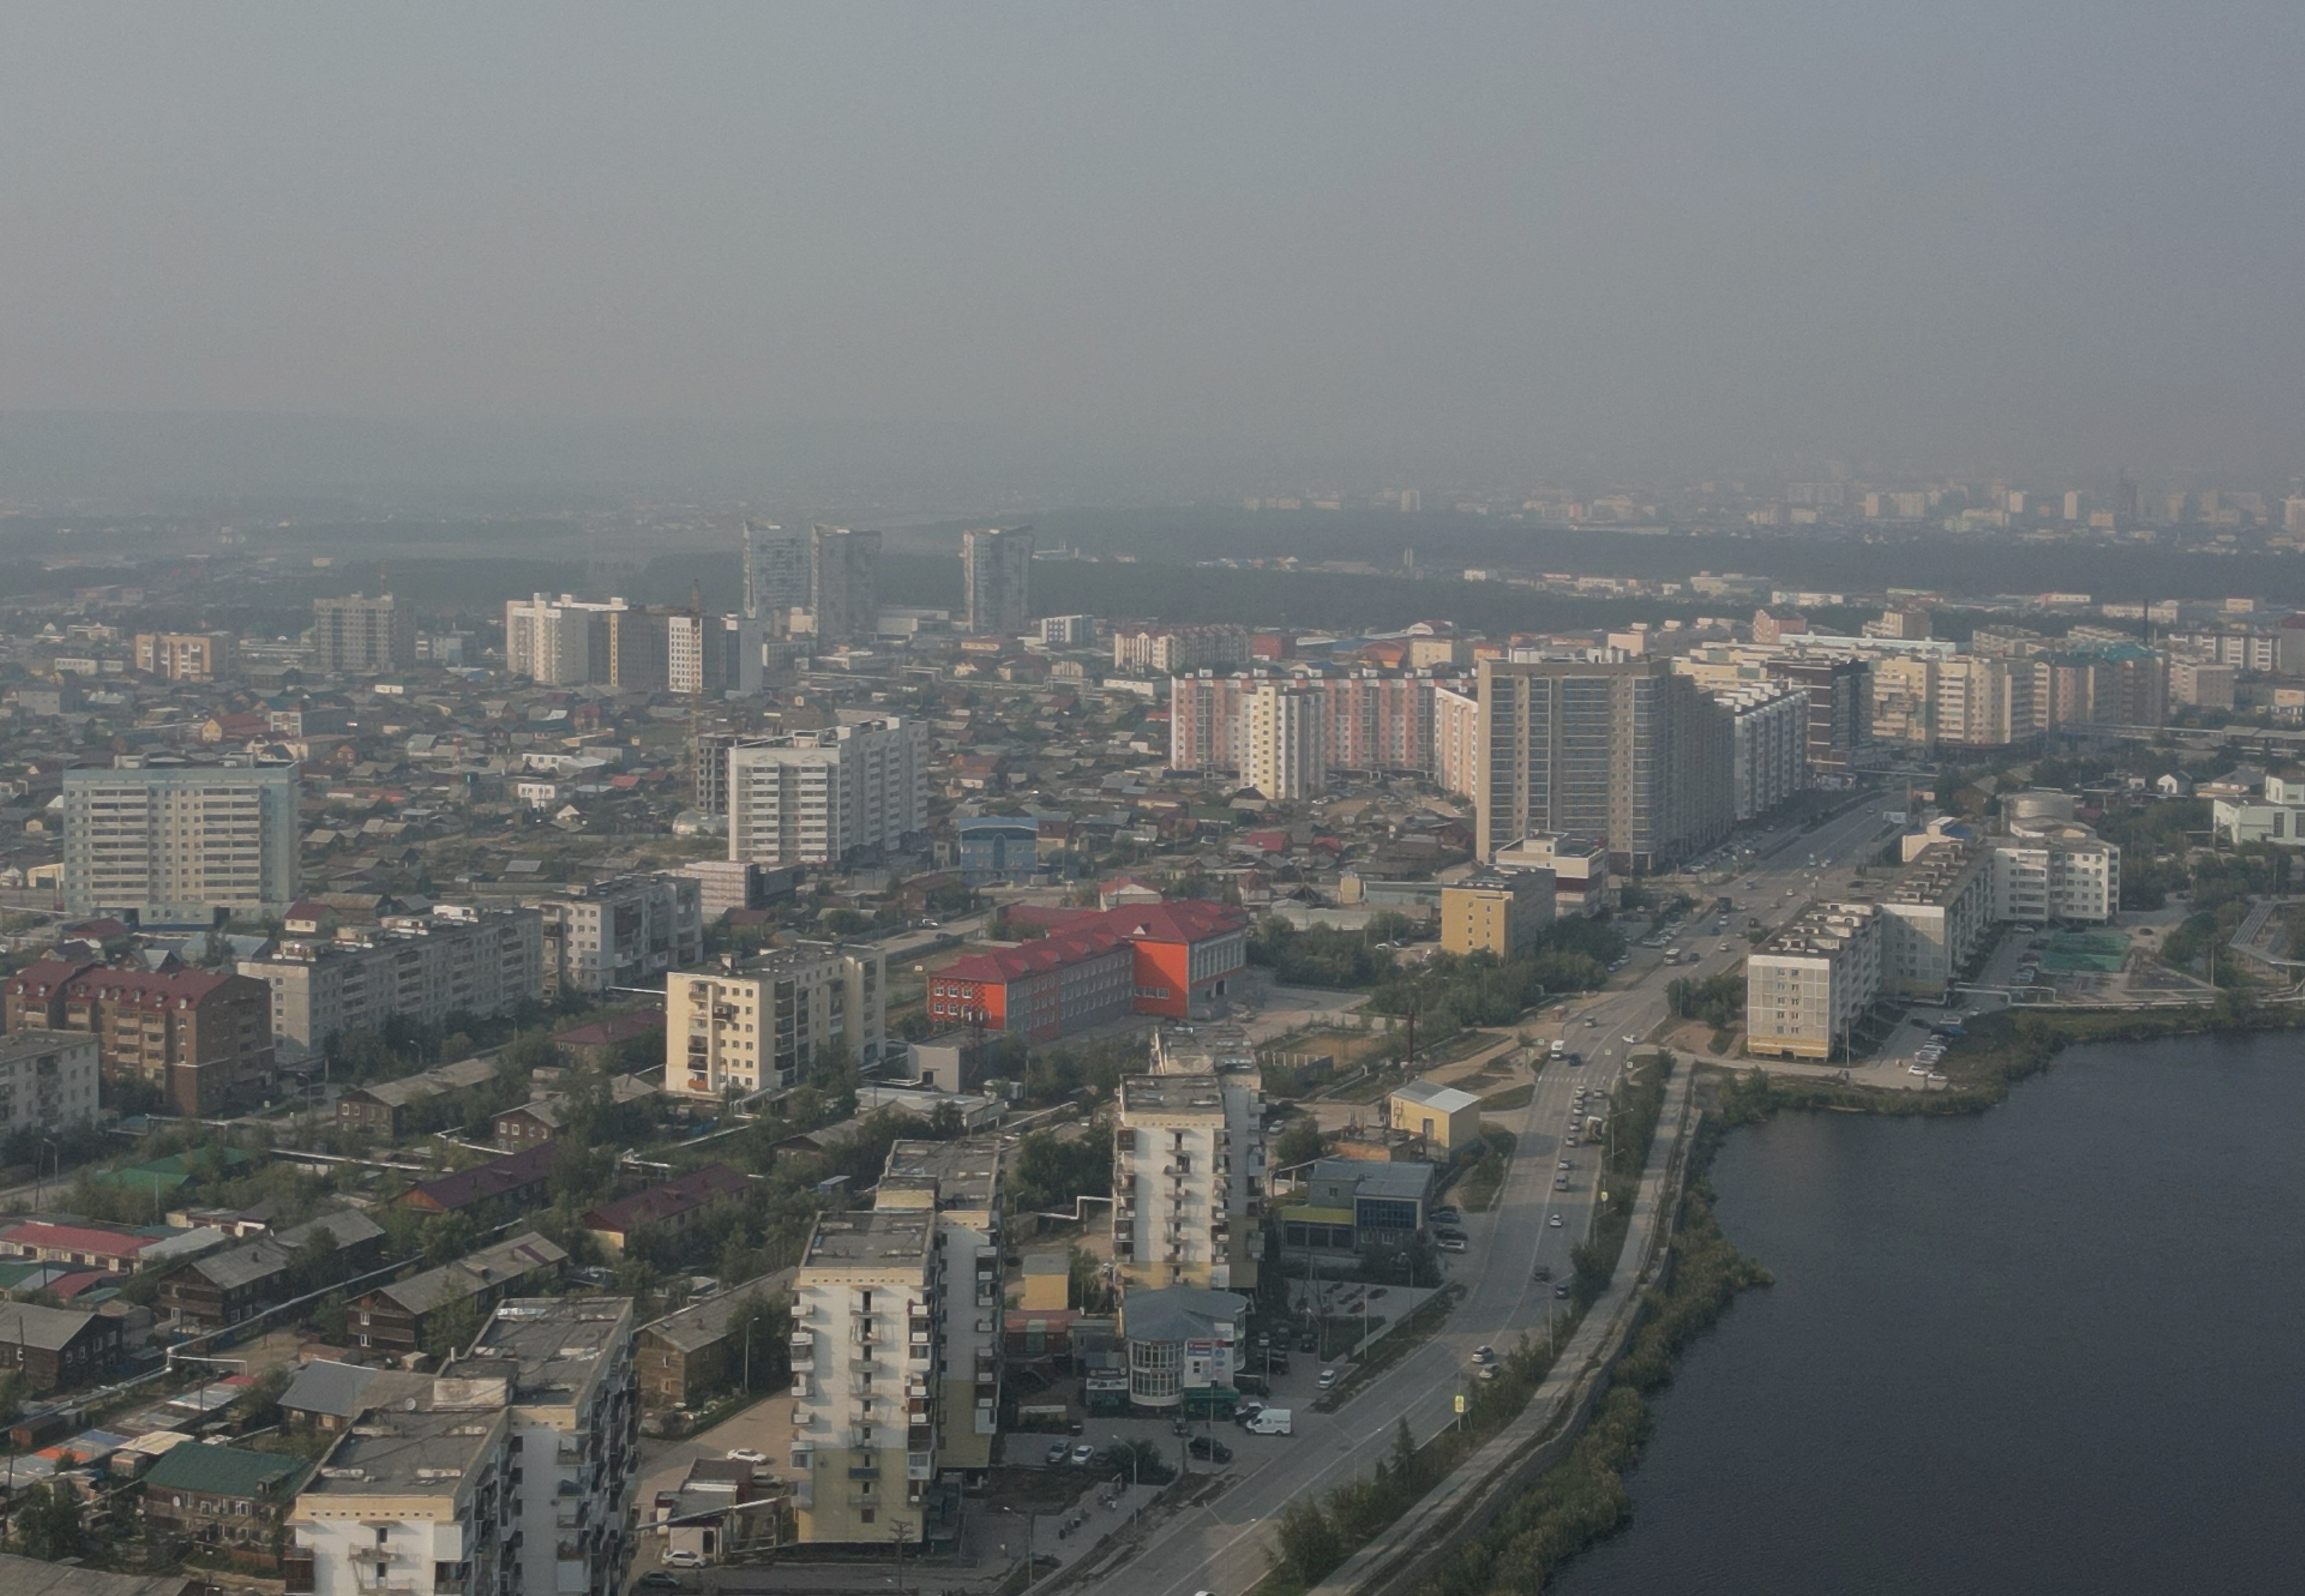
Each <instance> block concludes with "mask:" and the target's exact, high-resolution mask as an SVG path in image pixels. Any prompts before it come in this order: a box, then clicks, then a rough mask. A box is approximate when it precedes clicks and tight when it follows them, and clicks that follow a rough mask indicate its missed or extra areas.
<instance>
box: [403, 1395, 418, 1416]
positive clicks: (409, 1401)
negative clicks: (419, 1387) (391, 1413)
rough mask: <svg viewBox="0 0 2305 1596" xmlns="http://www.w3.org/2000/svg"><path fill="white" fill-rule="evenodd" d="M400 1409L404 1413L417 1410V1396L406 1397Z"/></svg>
mask: <svg viewBox="0 0 2305 1596" xmlns="http://www.w3.org/2000/svg"><path fill="white" fill-rule="evenodd" d="M400 1411H401V1412H402V1413H414V1412H415V1411H416V1398H415V1397H413V1396H409V1397H405V1398H404V1399H403V1400H402V1402H401V1404H400Z"/></svg>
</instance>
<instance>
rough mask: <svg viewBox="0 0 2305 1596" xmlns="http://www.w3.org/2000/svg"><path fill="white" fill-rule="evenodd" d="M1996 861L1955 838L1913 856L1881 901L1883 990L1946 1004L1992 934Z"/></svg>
mask: <svg viewBox="0 0 2305 1596" xmlns="http://www.w3.org/2000/svg"><path fill="white" fill-rule="evenodd" d="M1994 900H1995V895H1994V859H1993V855H1992V853H1990V851H1989V850H1987V849H1986V848H1984V847H1981V846H1979V845H1977V844H1974V843H1969V842H1962V841H1959V840H1956V839H1952V838H1945V839H1944V840H1941V841H1936V842H1932V843H1929V844H1927V845H1926V846H1924V847H1923V848H1922V849H1921V850H1920V851H1919V852H1918V853H1916V854H1914V855H1913V856H1912V859H1911V861H1910V862H1909V863H1908V864H1907V865H1906V867H1905V870H1904V873H1903V874H1901V876H1899V877H1898V878H1897V880H1896V883H1895V885H1893V886H1892V887H1891V888H1890V889H1889V891H1888V894H1887V895H1886V896H1884V897H1883V899H1882V900H1881V914H1882V928H1881V930H1882V940H1881V986H1882V989H1883V990H1884V991H1889V992H1895V993H1900V994H1902V995H1905V996H1908V997H1943V996H1944V992H1945V989H1947V988H1948V987H1950V986H1951V985H1952V981H1953V980H1954V978H1955V977H1956V976H1958V975H1959V974H1960V973H1961V969H1962V968H1963V966H1965V965H1966V964H1968V963H1969V960H1970V959H1971V958H1973V957H1974V956H1976V954H1977V951H1978V948H1980V947H1984V946H1985V943H1986V938H1988V937H1989V936H1990V935H1991V934H1992V930H1993V923H1994Z"/></svg>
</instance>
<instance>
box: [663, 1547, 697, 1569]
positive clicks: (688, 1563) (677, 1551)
mask: <svg viewBox="0 0 2305 1596" xmlns="http://www.w3.org/2000/svg"><path fill="white" fill-rule="evenodd" d="M664 1566H666V1567H668V1568H702V1567H703V1566H704V1554H703V1553H702V1552H701V1551H691V1550H689V1549H687V1548H686V1547H685V1546H676V1547H674V1548H673V1549H671V1550H670V1551H668V1552H667V1553H665V1554H664Z"/></svg>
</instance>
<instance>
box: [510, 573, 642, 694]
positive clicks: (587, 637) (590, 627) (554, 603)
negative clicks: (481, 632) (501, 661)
mask: <svg viewBox="0 0 2305 1596" xmlns="http://www.w3.org/2000/svg"><path fill="white" fill-rule="evenodd" d="M624 608H625V601H624V600H623V599H609V600H608V602H606V603H592V602H590V601H587V600H584V599H576V598H574V597H572V596H570V595H569V594H566V593H563V594H561V595H560V597H559V598H557V599H548V598H546V597H545V596H544V595H543V594H542V593H536V594H532V595H531V596H530V597H529V598H526V599H507V600H506V603H505V672H506V675H514V676H526V677H528V678H529V679H530V680H532V681H535V682H540V683H545V684H547V685H548V686H554V687H581V686H583V684H585V683H588V682H606V681H608V629H609V624H610V623H609V620H608V617H609V616H610V615H612V614H614V613H615V612H617V611H618V610H621V609H624Z"/></svg>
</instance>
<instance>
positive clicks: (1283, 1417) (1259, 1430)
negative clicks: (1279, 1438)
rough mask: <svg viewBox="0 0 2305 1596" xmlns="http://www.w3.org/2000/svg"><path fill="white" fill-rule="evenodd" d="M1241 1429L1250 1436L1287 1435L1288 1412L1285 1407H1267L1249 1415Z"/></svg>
mask: <svg viewBox="0 0 2305 1596" xmlns="http://www.w3.org/2000/svg"><path fill="white" fill-rule="evenodd" d="M1241 1428H1242V1429H1244V1430H1247V1431H1248V1432H1249V1434H1251V1435H1287V1434H1289V1410H1288V1409H1287V1408H1285V1407H1268V1408H1265V1409H1263V1411H1262V1412H1259V1413H1251V1414H1250V1415H1249V1419H1248V1422H1247V1423H1246V1424H1244V1425H1242V1426H1241Z"/></svg>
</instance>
